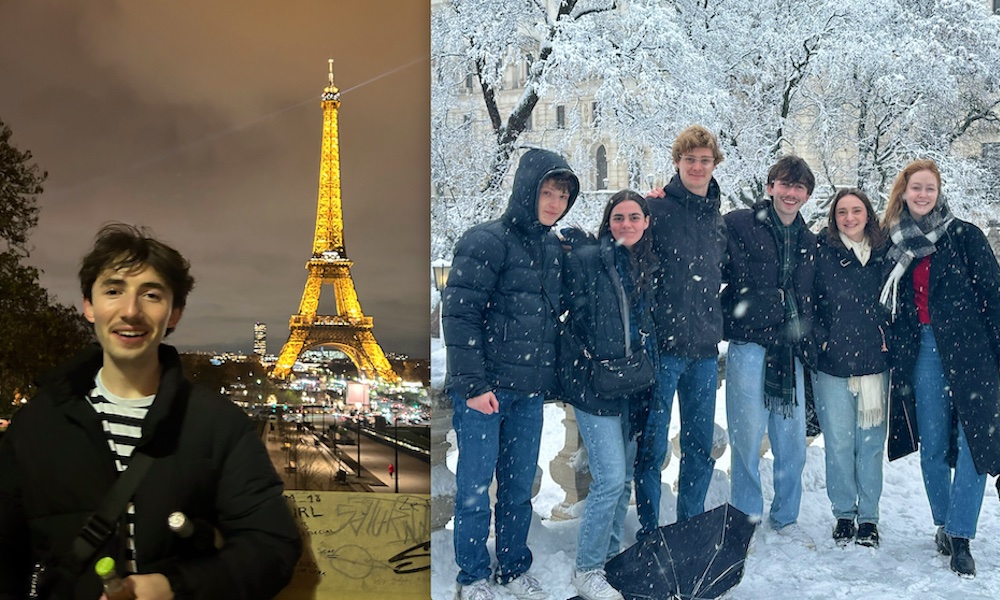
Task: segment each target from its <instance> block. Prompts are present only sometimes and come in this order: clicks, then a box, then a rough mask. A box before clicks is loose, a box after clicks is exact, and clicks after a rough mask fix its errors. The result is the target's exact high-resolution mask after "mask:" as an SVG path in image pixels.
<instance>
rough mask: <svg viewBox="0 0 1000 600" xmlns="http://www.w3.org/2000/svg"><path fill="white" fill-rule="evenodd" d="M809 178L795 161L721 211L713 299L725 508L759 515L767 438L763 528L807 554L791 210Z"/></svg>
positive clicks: (801, 248) (798, 263)
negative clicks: (753, 198)
mask: <svg viewBox="0 0 1000 600" xmlns="http://www.w3.org/2000/svg"><path fill="white" fill-rule="evenodd" d="M815 185H816V179H815V177H814V176H813V173H812V171H811V170H810V169H809V165H807V164H806V162H805V161H804V160H802V159H801V158H799V157H797V156H785V157H782V158H781V159H779V160H778V162H776V163H775V164H774V166H772V167H771V169H770V170H769V171H768V174H767V188H766V190H767V195H768V198H767V199H765V200H762V201H760V202H758V203H757V204H755V205H754V206H753V207H751V208H747V209H742V210H735V211H733V212H730V213H728V214H726V216H725V221H726V225H727V229H728V234H729V246H728V255H729V256H728V257H729V260H728V262H727V264H726V271H725V275H726V280H727V281H728V285H727V286H726V289H725V290H723V292H722V306H723V311H724V313H725V337H726V339H727V340H729V350H728V353H727V358H726V417H727V420H728V422H729V441H730V446H731V449H732V476H731V477H732V479H731V482H732V500H731V501H732V504H733V506H735V507H736V508H738V509H739V510H741V511H743V512H744V513H746V514H748V515H750V516H751V517H755V518H761V517H762V516H763V512H764V500H763V494H762V490H761V482H760V469H759V464H760V447H761V440H762V439H763V437H764V434H765V433H767V436H768V439H769V440H770V443H771V452H772V453H773V454H774V500H773V501H772V502H771V508H770V511H769V515H768V523H769V525H770V527H771V529H772V530H774V531H776V532H777V533H778V534H780V535H782V536H784V537H786V538H788V539H789V540H792V541H795V542H797V543H800V544H802V545H804V546H806V547H807V548H812V549H814V548H815V544H814V543H813V540H812V538H811V537H810V536H809V535H808V534H807V533H806V532H805V531H804V530H803V529H802V528H801V527H800V526H799V525H798V524H797V523H796V521H797V519H798V516H799V503H800V500H801V498H802V468H803V467H804V466H805V459H806V420H805V387H804V386H805V377H804V373H803V364H804V363H805V364H810V363H811V362H812V357H813V356H814V352H813V350H812V333H811V330H812V304H813V301H812V287H813V278H814V275H815V270H816V269H815V247H816V236H815V235H814V234H813V233H811V232H810V231H809V228H808V227H807V226H806V223H805V221H804V220H803V219H802V217H801V216H800V215H799V209H800V208H802V205H803V204H805V203H806V201H807V200H809V196H810V195H811V194H812V192H813V188H814V187H815Z"/></svg>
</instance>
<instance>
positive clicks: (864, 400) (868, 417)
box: [847, 373, 885, 429]
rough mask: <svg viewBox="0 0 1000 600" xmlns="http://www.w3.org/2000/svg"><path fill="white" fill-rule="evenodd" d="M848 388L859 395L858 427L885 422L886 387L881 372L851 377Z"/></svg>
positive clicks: (869, 427)
mask: <svg viewBox="0 0 1000 600" xmlns="http://www.w3.org/2000/svg"><path fill="white" fill-rule="evenodd" d="M847 389H849V390H850V391H851V392H852V393H854V394H856V395H857V397H858V427H860V428H861V429H871V428H872V427H878V426H880V425H882V423H883V422H885V396H884V392H885V387H884V385H883V380H882V374H881V373H878V374H875V375H860V376H855V377H849V378H848V379H847Z"/></svg>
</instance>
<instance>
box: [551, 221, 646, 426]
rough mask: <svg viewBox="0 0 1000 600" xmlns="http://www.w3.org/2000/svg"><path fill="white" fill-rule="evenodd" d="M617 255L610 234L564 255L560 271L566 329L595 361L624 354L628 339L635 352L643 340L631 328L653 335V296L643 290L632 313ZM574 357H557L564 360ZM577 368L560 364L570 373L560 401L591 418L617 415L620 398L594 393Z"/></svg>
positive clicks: (586, 376) (582, 372)
mask: <svg viewBox="0 0 1000 600" xmlns="http://www.w3.org/2000/svg"><path fill="white" fill-rule="evenodd" d="M616 252H625V250H624V249H621V248H616V247H615V245H614V242H613V241H612V239H611V236H610V235H606V236H605V237H603V238H601V240H600V242H599V243H598V244H584V245H578V246H575V247H574V248H573V249H572V250H571V251H570V252H568V253H567V254H566V263H565V265H564V267H563V273H564V275H565V281H564V282H563V306H565V307H566V308H567V309H569V311H570V322H569V327H570V331H572V332H573V335H575V336H576V339H577V340H578V341H579V342H580V343H581V344H583V345H584V346H585V347H586V349H587V350H588V351H589V352H590V354H591V356H592V357H593V358H595V359H598V360H600V359H606V358H621V357H623V356H626V352H625V340H626V339H628V340H629V345H630V351H631V352H635V351H637V350H638V349H639V346H640V344H641V343H642V341H643V340H642V337H641V336H640V337H639V339H635V336H634V335H633V333H634V332H633V331H632V330H633V329H635V331H642V332H645V333H647V334H652V333H653V330H652V327H653V321H652V313H651V310H650V309H651V301H652V294H650V293H649V292H648V291H645V290H644V291H643V292H642V300H641V302H640V304H641V306H642V307H643V308H644V309H645V310H643V311H642V312H637V311H635V310H633V309H632V307H631V302H630V301H629V299H628V297H627V296H626V295H625V294H626V291H625V289H624V288H623V286H622V281H621V278H620V277H619V275H618V270H617V268H616V267H615V254H616ZM626 319H627V320H628V324H626ZM636 325H637V326H638V327H636ZM564 335H567V334H565V333H564ZM626 336H628V338H626ZM646 343H647V344H649V345H652V344H653V342H652V341H651V340H646ZM574 358H575V357H560V359H561V360H564V361H565V360H573V359H574ZM654 360H655V359H654ZM578 366H582V365H573V364H567V363H566V362H564V363H563V364H561V365H560V368H561V369H564V370H566V372H572V373H574V375H575V376H574V377H569V378H566V377H564V380H566V379H571V380H572V381H570V382H569V384H568V385H564V386H563V390H562V396H561V398H562V399H563V400H565V401H566V402H568V403H570V404H572V405H573V406H575V407H576V408H578V409H580V410H582V411H585V412H588V413H591V414H595V415H617V414H620V410H621V403H620V398H609V397H604V396H598V395H597V394H595V393H594V390H593V388H592V387H591V385H590V380H589V378H588V373H587V370H586V368H582V369H581V368H576V367H578Z"/></svg>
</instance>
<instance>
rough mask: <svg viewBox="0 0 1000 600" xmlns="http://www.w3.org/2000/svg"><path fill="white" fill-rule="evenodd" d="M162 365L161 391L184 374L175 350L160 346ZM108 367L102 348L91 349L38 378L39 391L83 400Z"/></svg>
mask: <svg viewBox="0 0 1000 600" xmlns="http://www.w3.org/2000/svg"><path fill="white" fill-rule="evenodd" d="M158 354H159V357H160V365H162V367H163V374H162V375H161V379H160V381H161V387H162V384H163V380H164V379H166V378H167V374H168V373H171V374H172V373H173V371H175V370H176V371H178V372H179V371H180V368H181V359H180V355H179V354H178V353H177V350H176V349H175V348H174V347H173V346H169V345H167V344H160V347H159V349H158ZM103 364H104V351H103V350H102V349H101V346H100V344H97V343H94V344H91V345H89V346H87V347H86V348H85V349H84V350H82V351H81V352H80V353H79V354H77V355H76V356H74V357H73V358H72V359H71V360H70V361H68V362H66V363H64V364H62V365H60V366H58V367H56V368H54V369H52V370H50V371H48V372H46V373H45V374H44V375H42V376H41V377H39V378H38V380H37V382H36V383H37V385H38V387H39V388H53V389H54V390H58V391H61V392H63V393H62V394H59V395H58V396H57V397H67V396H80V395H83V394H86V393H87V392H88V391H90V390H91V389H92V388H93V387H94V377H95V376H96V375H97V372H98V371H99V370H100V369H101V366H102V365H103Z"/></svg>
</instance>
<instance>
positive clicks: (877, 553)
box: [431, 353, 1000, 600]
mask: <svg viewBox="0 0 1000 600" xmlns="http://www.w3.org/2000/svg"><path fill="white" fill-rule="evenodd" d="M442 354H443V353H442ZM442 366H443V365H442ZM725 414H726V413H725V387H724V386H723V388H722V389H720V390H719V394H718V403H717V409H716V423H717V424H719V425H720V426H722V427H725V424H726V418H725ZM562 418H563V410H562V408H561V407H560V406H558V405H546V406H545V424H544V430H543V433H542V445H541V454H540V457H539V465H540V466H541V468H542V471H543V474H542V485H541V489H540V491H539V493H538V495H537V496H536V497H535V499H534V510H535V514H536V518H535V521H534V522H533V523H532V526H531V533H530V534H529V540H528V541H529V546H530V547H531V550H532V552H533V554H534V565H533V566H532V569H531V572H532V573H533V574H534V575H535V576H537V577H538V579H539V580H540V581H541V582H542V583H543V585H544V586H545V587H546V589H547V591H548V592H549V594H550V595H551V597H552V598H553V599H554V600H563V599H565V598H571V597H573V596H575V595H576V592H575V590H574V589H573V586H572V585H571V584H570V575H571V573H572V570H573V562H574V558H575V556H576V538H577V528H578V526H579V520H578V519H574V520H570V521H555V520H552V519H550V516H551V514H552V509H553V507H555V506H557V505H558V504H560V503H561V502H562V501H563V499H564V498H563V492H562V489H561V488H560V487H559V485H558V484H557V483H555V482H554V481H553V480H552V478H551V476H550V475H549V461H551V460H552V459H553V458H554V457H555V455H556V454H557V453H558V452H559V450H560V449H561V448H562V447H563V441H564V428H563V425H562ZM678 428H679V423H678V416H677V409H676V403H675V407H674V415H673V417H672V419H671V434H670V435H671V438H673V437H674V436H675V435H676V434H677V431H678ZM450 435H451V436H452V438H451V441H452V448H453V449H452V451H451V452H450V454H449V456H448V467H449V468H450V469H451V470H452V472H454V468H455V464H456V462H457V452H455V451H454V439H453V435H454V434H453V432H452V434H450ZM729 461H730V457H729V451H728V450H727V451H726V453H725V454H724V455H723V456H722V457H721V458H720V459H719V460H718V461H717V463H716V473H715V475H716V477H715V480H714V481H713V483H712V486H711V488H710V490H709V493H708V500H707V502H706V506H707V508H712V507H714V506H718V505H720V504H722V503H724V502H726V501H727V500H728V498H729V479H728V476H727V473H728V470H729ZM678 463H679V460H677V457H673V458H672V459H671V461H670V464H669V466H668V467H667V468H666V469H665V470H664V475H663V479H664V485H663V502H662V506H661V521H664V522H667V523H669V522H673V521H674V519H675V515H676V512H675V503H676V496H675V493H674V491H673V489H672V486H673V485H674V482H676V480H677V466H678ZM771 466H772V462H771V455H770V454H767V455H766V456H765V457H764V459H762V461H761V476H762V479H763V480H764V489H765V498H764V501H765V511H766V509H767V506H768V505H769V504H770V500H771V496H770V493H771ZM824 472H825V466H824V451H823V438H822V436H820V437H818V438H817V439H816V440H814V441H813V443H812V445H810V446H809V448H808V456H807V461H806V466H805V470H804V472H803V474H802V488H803V494H802V507H801V512H800V515H799V524H800V525H801V526H802V527H803V528H804V529H805V530H806V531H807V532H808V533H809V534H810V535H812V537H813V539H815V540H816V545H817V548H816V550H807V549H806V548H804V547H802V546H800V545H796V544H795V543H793V542H788V541H786V540H785V539H784V538H780V537H779V536H777V535H776V534H775V533H773V532H772V531H769V530H766V529H765V530H762V531H761V532H759V533H758V540H757V544H756V550H755V552H754V553H753V554H751V555H750V556H749V557H748V558H747V562H746V573H745V575H744V577H743V581H742V582H741V583H740V584H739V585H738V586H737V587H736V588H734V589H733V590H732V591H731V592H730V593H729V594H728V595H727V596H726V598H727V599H728V600H758V599H759V600H765V599H766V600H783V599H817V600H819V599H823V600H828V599H853V598H863V599H866V600H897V599H911V598H912V599H920V600H938V599H942V600H943V599H947V600H959V599H962V600H965V599H975V600H986V599H991V600H992V599H996V598H1000V518H998V517H1000V501H998V498H997V491H996V488H995V487H994V478H992V477H990V478H989V481H988V483H987V487H986V498H985V499H984V500H983V509H982V512H981V514H980V517H979V530H978V534H977V537H976V539H975V540H974V541H973V542H972V555H973V557H974V558H975V559H976V570H977V572H978V575H977V576H976V577H975V578H974V579H962V578H959V577H958V576H956V575H955V574H954V573H952V572H951V571H950V570H949V568H948V560H947V558H946V557H943V556H940V555H938V554H937V552H936V551H935V547H934V531H935V528H934V526H933V522H932V520H931V514H930V507H929V506H928V504H927V498H926V496H925V495H924V490H923V484H922V482H921V476H920V462H919V459H918V457H917V456H916V455H911V456H908V457H906V458H904V459H901V460H898V461H894V462H892V463H889V462H886V464H885V484H884V487H883V492H882V502H881V520H880V522H879V532H880V534H881V537H882V544H881V547H880V548H878V549H870V548H862V547H860V546H854V545H851V546H848V547H847V548H838V547H837V546H836V545H835V544H834V543H833V540H832V539H831V531H832V528H833V525H834V522H835V519H834V518H833V516H832V514H831V513H830V504H829V501H828V500H827V497H826V484H825V477H824ZM432 501H433V499H432ZM572 512H573V513H574V514H577V513H580V512H581V506H577V507H574V509H573V511H572ZM450 527H451V525H450V524H449V527H448V528H447V529H445V530H441V531H436V532H434V533H433V534H432V536H431V544H432V546H431V547H432V550H431V552H432V554H431V556H432V559H431V564H432V568H431V597H432V598H434V599H435V600H446V599H448V600H450V599H451V598H454V597H455V590H456V585H455V575H456V574H457V572H458V568H457V567H456V566H455V554H454V547H453V544H452V530H451V528H450ZM638 528H639V522H638V520H637V518H636V515H635V506H634V505H633V506H631V507H630V508H629V515H628V518H627V519H626V522H625V538H626V543H627V544H632V543H634V541H635V532H636V530H638ZM490 551H491V552H492V551H493V540H492V539H491V540H490ZM500 597H501V598H504V597H506V596H505V595H504V594H501V596H500Z"/></svg>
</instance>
